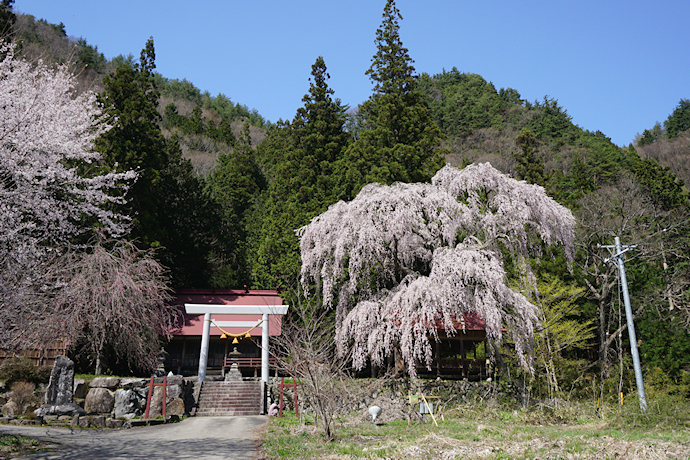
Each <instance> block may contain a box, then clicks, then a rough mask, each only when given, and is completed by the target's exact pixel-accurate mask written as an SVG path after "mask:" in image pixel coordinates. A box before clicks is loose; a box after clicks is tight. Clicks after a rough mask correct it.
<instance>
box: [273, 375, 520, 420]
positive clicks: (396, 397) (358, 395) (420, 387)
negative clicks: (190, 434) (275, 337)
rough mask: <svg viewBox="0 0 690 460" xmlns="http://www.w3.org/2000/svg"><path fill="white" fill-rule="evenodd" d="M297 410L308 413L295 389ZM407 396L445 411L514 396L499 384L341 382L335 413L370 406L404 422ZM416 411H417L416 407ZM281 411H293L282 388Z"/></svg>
mask: <svg viewBox="0 0 690 460" xmlns="http://www.w3.org/2000/svg"><path fill="white" fill-rule="evenodd" d="M280 381H281V380H280V379H279V378H273V379H270V381H269V383H268V391H267V392H268V397H269V398H270V400H271V402H275V403H278V402H279V399H280V388H279V384H280ZM297 393H298V394H297V396H298V400H299V409H300V411H305V412H310V407H309V402H308V399H307V398H306V397H305V396H306V395H304V392H303V391H301V390H300V388H299V387H298V389H297ZM408 394H411V395H419V394H423V395H424V396H435V397H438V398H431V399H429V400H428V402H429V403H433V404H434V406H435V407H441V408H443V409H448V408H452V407H457V406H461V405H465V404H477V403H480V402H488V401H492V400H496V401H498V400H499V399H501V398H505V399H514V398H516V396H517V395H518V393H517V391H516V389H515V388H514V386H513V385H511V384H508V383H503V382H491V381H479V382H470V381H467V380H421V379H418V380H412V379H353V380H349V381H345V383H344V385H343V388H342V391H341V392H336V395H337V397H338V404H339V408H340V409H339V411H338V413H342V414H347V413H352V412H363V413H366V410H367V408H368V407H369V406H371V405H377V406H380V407H382V408H383V409H384V410H383V413H382V416H381V420H382V421H390V420H401V419H406V418H407V417H408V416H409V413H410V406H409V403H408ZM416 409H419V407H418V405H417V406H416ZM283 410H294V393H293V389H292V388H285V390H284V394H283Z"/></svg>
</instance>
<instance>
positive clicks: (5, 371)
mask: <svg viewBox="0 0 690 460" xmlns="http://www.w3.org/2000/svg"><path fill="white" fill-rule="evenodd" d="M51 369H52V368H51V367H50V366H42V367H36V366H35V365H34V363H33V362H32V361H31V360H30V359H27V358H8V359H6V360H5V361H4V362H3V363H2V365H0V380H4V381H5V386H6V387H8V388H10V387H12V384H13V383H14V382H19V381H24V382H31V383H33V384H39V383H48V381H49V380H50V372H51Z"/></svg>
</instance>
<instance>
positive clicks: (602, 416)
mask: <svg viewBox="0 0 690 460" xmlns="http://www.w3.org/2000/svg"><path fill="white" fill-rule="evenodd" d="M594 409H595V408H594ZM363 412H365V411H363ZM293 415H294V414H293ZM382 415H383V414H382ZM424 417H425V418H423V419H421V417H418V418H419V420H415V421H411V422H408V421H407V420H392V421H387V422H384V423H382V424H380V425H373V424H372V423H371V422H370V421H369V420H368V419H367V417H365V415H364V414H351V415H349V416H347V417H342V418H341V419H340V420H339V421H338V424H337V426H336V430H335V439H334V440H333V441H331V442H326V441H325V440H324V438H323V437H322V436H321V433H320V432H319V431H318V427H315V426H314V424H313V423H312V422H313V421H312V419H311V418H310V417H308V416H307V417H302V418H301V419H297V418H295V417H294V416H293V417H284V418H282V419H278V418H276V419H272V420H271V423H270V424H269V426H268V428H267V429H266V431H265V432H264V434H263V458H265V459H276V458H326V459H355V458H390V459H406V458H423V459H456V458H457V459H465V458H482V459H484V458H486V459H512V458H521V459H522V458H528V459H536V458H540V459H543V458H564V459H569V458H577V459H606V458H612V459H613V458H625V459H657V458H658V459H662V458H664V459H665V458H679V459H688V458H690V418H689V417H690V404H689V403H688V402H687V401H682V402H680V403H679V402H677V401H676V402H673V401H667V400H665V401H661V402H655V401H650V410H649V412H648V413H647V414H646V415H642V414H640V412H639V408H638V407H636V406H635V401H630V402H626V405H625V406H623V407H620V406H618V407H616V406H611V407H602V408H601V410H600V411H599V412H598V414H597V413H595V410H593V408H591V407H588V405H586V404H561V407H559V408H554V407H548V406H540V407H535V408H531V409H529V410H521V409H508V408H501V407H496V406H492V405H491V404H488V405H482V406H481V407H478V406H475V407H471V408H469V407H466V408H455V409H453V410H449V411H448V412H446V413H445V414H443V419H439V420H438V426H436V425H435V424H434V423H433V421H432V420H431V419H430V418H426V417H428V416H424Z"/></svg>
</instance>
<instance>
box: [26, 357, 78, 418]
mask: <svg viewBox="0 0 690 460" xmlns="http://www.w3.org/2000/svg"><path fill="white" fill-rule="evenodd" d="M73 395H74V362H73V361H72V360H71V359H69V358H68V357H67V356H58V357H57V358H56V359H55V364H54V365H53V370H52V371H51V372H50V381H49V382H48V389H47V390H46V396H45V404H43V405H42V406H41V407H39V408H38V409H36V410H35V411H34V413H35V414H36V416H38V417H45V416H46V415H85V414H86V411H84V409H82V408H81V407H79V406H78V405H76V404H74V402H73V401H72V397H73Z"/></svg>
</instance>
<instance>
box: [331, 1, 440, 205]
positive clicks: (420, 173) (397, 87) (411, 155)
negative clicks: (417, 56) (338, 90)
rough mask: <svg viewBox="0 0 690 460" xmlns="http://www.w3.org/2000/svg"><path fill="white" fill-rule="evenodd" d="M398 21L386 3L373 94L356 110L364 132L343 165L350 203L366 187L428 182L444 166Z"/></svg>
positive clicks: (437, 136)
mask: <svg viewBox="0 0 690 460" xmlns="http://www.w3.org/2000/svg"><path fill="white" fill-rule="evenodd" d="M401 19H402V16H401V15H400V12H399V10H398V9H397V8H396V6H395V2H394V1H393V0H389V1H388V2H387V3H386V6H385V7H384V10H383V22H382V23H381V26H380V27H379V29H378V30H377V31H376V46H377V51H376V53H375V54H374V57H373V58H372V63H371V67H370V68H369V69H368V70H367V71H366V74H367V75H368V76H369V78H370V79H371V80H372V82H373V83H374V94H373V95H372V96H371V97H370V98H369V99H368V100H367V101H366V102H364V103H363V104H362V105H361V106H360V112H361V115H362V116H363V118H364V128H363V129H362V131H361V132H360V134H359V138H358V139H357V140H356V141H355V142H354V143H353V144H351V145H350V147H349V148H348V150H347V152H346V158H345V162H344V163H343V170H344V173H343V175H344V177H345V184H346V189H345V192H344V197H345V198H348V199H351V198H353V197H354V196H355V195H356V194H357V192H359V190H360V188H361V187H362V186H363V185H365V184H367V183H370V182H382V183H386V184H390V183H392V182H395V181H402V182H420V181H426V180H429V179H430V178H431V176H432V175H433V174H434V173H435V172H436V171H437V170H438V169H439V168H440V167H441V166H442V165H443V163H444V160H443V158H442V156H441V153H442V152H439V149H438V147H439V145H440V142H441V139H442V135H441V130H440V129H439V128H438V126H437V125H436V123H434V121H433V119H432V117H431V114H430V112H429V108H428V106H427V103H426V98H425V96H424V95H423V94H422V93H421V92H420V91H419V90H418V88H417V81H416V77H415V74H414V72H415V69H414V67H413V66H412V62H413V61H412V59H411V58H410V56H409V55H408V50H407V48H405V47H403V45H402V41H401V40H400V34H399V28H400V26H399V24H398V22H399V20H401Z"/></svg>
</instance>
